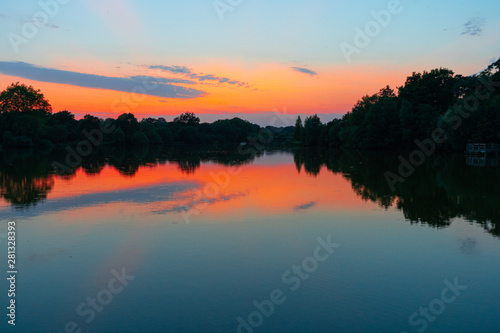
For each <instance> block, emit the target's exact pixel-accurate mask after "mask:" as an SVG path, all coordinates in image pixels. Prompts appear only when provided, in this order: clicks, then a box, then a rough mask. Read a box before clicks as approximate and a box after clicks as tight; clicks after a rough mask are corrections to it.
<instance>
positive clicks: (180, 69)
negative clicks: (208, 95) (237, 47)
mask: <svg viewBox="0 0 500 333" xmlns="http://www.w3.org/2000/svg"><path fill="white" fill-rule="evenodd" d="M148 68H149V69H157V70H161V71H164V72H169V73H173V74H182V75H185V76H187V77H189V78H191V79H195V80H198V81H199V82H203V81H217V82H219V83H227V84H232V85H237V86H239V87H247V88H248V87H249V86H250V85H249V84H248V83H247V82H241V81H238V80H232V79H230V78H227V77H219V76H215V75H213V74H204V73H199V74H197V73H194V72H193V71H192V70H191V69H190V68H188V67H186V66H164V65H153V66H148Z"/></svg>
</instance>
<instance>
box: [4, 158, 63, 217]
mask: <svg viewBox="0 0 500 333" xmlns="http://www.w3.org/2000/svg"><path fill="white" fill-rule="evenodd" d="M53 186H54V175H53V174H51V166H50V164H49V163H47V162H45V161H43V159H42V160H41V159H36V160H30V161H26V160H25V158H23V156H22V155H16V154H14V155H12V156H10V158H5V157H4V156H0V196H1V197H2V198H3V199H5V200H6V201H7V202H9V203H11V204H12V205H13V206H14V207H15V208H19V209H22V208H26V207H29V206H31V205H33V206H34V205H36V204H37V203H38V202H40V201H43V200H44V199H46V198H47V194H48V193H49V192H50V190H51V189H52V187H53Z"/></svg>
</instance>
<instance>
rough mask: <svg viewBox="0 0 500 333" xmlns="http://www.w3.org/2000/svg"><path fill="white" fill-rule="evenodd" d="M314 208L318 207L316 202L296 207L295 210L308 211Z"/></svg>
mask: <svg viewBox="0 0 500 333" xmlns="http://www.w3.org/2000/svg"><path fill="white" fill-rule="evenodd" d="M314 206H316V201H311V202H308V203H306V204H303V205H299V206H295V207H294V209H295V210H306V209H309V208H312V207H314Z"/></svg>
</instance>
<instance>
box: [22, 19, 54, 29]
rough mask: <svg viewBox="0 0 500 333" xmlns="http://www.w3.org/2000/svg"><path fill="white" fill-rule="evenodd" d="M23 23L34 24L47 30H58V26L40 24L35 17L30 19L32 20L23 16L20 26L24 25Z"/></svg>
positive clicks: (48, 23) (39, 20)
mask: <svg viewBox="0 0 500 333" xmlns="http://www.w3.org/2000/svg"><path fill="white" fill-rule="evenodd" d="M24 23H34V24H36V25H43V26H44V27H47V28H51V29H59V28H60V26H58V25H55V24H53V23H50V22H46V23H44V22H42V21H41V19H40V18H38V19H36V18H35V17H32V18H29V17H28V16H23V17H21V24H24Z"/></svg>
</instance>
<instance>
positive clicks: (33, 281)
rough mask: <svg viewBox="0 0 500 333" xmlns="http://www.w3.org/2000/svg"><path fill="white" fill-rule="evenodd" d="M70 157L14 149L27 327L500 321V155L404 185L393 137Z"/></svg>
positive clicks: (6, 171) (379, 327) (449, 325)
mask: <svg viewBox="0 0 500 333" xmlns="http://www.w3.org/2000/svg"><path fill="white" fill-rule="evenodd" d="M64 158H65V156H64V155H62V156H60V155H57V156H50V155H48V156H33V155H31V154H30V153H29V152H25V153H23V154H21V155H16V156H6V154H5V153H4V154H3V155H0V194H1V199H0V221H1V225H0V232H2V233H4V234H5V232H6V231H7V221H9V220H15V221H16V222H17V240H18V241H17V265H18V271H19V274H18V281H17V295H16V296H17V297H16V302H17V303H16V304H17V305H18V306H17V317H16V327H15V331H18V332H65V327H66V326H67V325H68V327H69V329H67V330H66V331H67V332H71V331H72V328H71V326H72V325H78V327H79V328H80V329H81V330H82V332H203V333H208V332H214V333H219V332H245V333H247V332H301V333H304V332H397V333H399V332H405V331H406V332H423V331H425V332H498V328H499V327H500V316H499V315H498V314H499V312H498V311H499V309H500V299H499V297H498V295H499V292H500V287H499V285H498V281H499V278H500V239H499V235H500V228H499V227H500V208H499V207H500V205H499V203H500V187H499V180H500V170H499V169H500V168H498V167H491V166H486V167H476V166H468V165H467V163H466V160H465V158H464V157H463V156H461V155H439V156H435V157H433V158H431V159H429V160H427V161H426V163H425V164H424V165H422V166H421V167H419V168H417V169H416V170H415V172H414V173H413V174H412V175H411V176H410V177H408V178H407V179H406V181H405V182H404V183H402V184H398V185H397V186H396V190H395V191H394V192H393V191H391V189H390V188H389V186H388V185H387V182H386V180H385V178H384V172H385V171H388V170H389V171H395V170H397V167H398V160H397V156H393V155H390V154H388V155H386V154H380V153H372V154H366V153H365V154H362V153H357V152H347V153H346V152H329V153H317V152H313V151H297V152H284V151H282V152H279V151H272V152H264V153H262V154H258V155H241V154H239V153H237V152H235V151H230V150H227V151H214V150H206V149H205V150H203V149H200V150H199V151H191V150H190V149H183V148H180V149H176V150H168V151H160V150H158V149H156V150H140V149H139V150H115V151H111V152H100V153H98V154H97V155H95V156H93V157H92V158H88V159H85V160H84V161H82V164H81V167H78V168H76V169H75V170H69V171H68V170H67V172H66V173H65V174H61V173H60V172H59V173H57V172H54V171H53V170H52V167H51V164H52V162H54V161H59V162H60V163H64ZM59 171H60V170H59ZM0 241H1V242H2V243H0V244H1V248H2V252H4V253H6V251H7V250H6V239H5V238H0ZM328 243H330V245H328ZM5 261H6V260H2V268H3V269H4V272H5V271H6V270H7V268H6V264H5ZM117 276H118V278H117ZM1 285H2V286H3V287H2V288H3V289H4V290H5V291H2V295H4V296H2V297H3V299H4V298H5V299H6V295H5V294H6V290H7V289H8V285H7V283H6V282H5V280H4V283H2V284H1ZM273 301H274V302H273ZM3 303H4V305H5V304H7V303H6V302H5V301H3ZM4 309H5V308H4ZM2 317H3V318H4V319H3V320H4V321H5V322H4V323H2V324H1V326H2V331H14V329H11V327H8V326H10V325H7V324H6V321H7V319H6V316H5V310H3V312H2ZM72 322H73V323H72ZM4 329H5V330H4ZM74 331H75V332H78V330H76V329H75V330H74Z"/></svg>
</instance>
